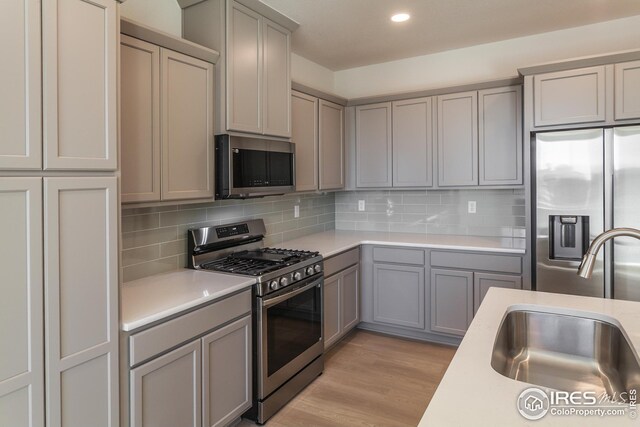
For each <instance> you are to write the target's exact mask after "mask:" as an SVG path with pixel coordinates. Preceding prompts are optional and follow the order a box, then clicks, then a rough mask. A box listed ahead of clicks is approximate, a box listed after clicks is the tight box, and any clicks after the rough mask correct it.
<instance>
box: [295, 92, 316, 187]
mask: <svg viewBox="0 0 640 427" xmlns="http://www.w3.org/2000/svg"><path fill="white" fill-rule="evenodd" d="M291 142H293V143H294V144H296V191H315V190H317V189H318V98H315V97H313V96H309V95H306V94H304V93H300V92H292V93H291Z"/></svg>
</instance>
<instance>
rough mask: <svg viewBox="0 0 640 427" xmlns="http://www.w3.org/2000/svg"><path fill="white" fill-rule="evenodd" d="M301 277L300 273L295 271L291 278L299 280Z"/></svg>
mask: <svg viewBox="0 0 640 427" xmlns="http://www.w3.org/2000/svg"><path fill="white" fill-rule="evenodd" d="M300 279H302V274H300V272H299V271H296V272H295V273H293V280H300Z"/></svg>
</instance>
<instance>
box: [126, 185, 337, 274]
mask: <svg viewBox="0 0 640 427" xmlns="http://www.w3.org/2000/svg"><path fill="white" fill-rule="evenodd" d="M296 204H297V205H299V206H300V217H299V218H294V217H293V207H294V205H296ZM251 218H263V219H264V221H265V223H266V226H267V236H266V239H265V244H266V245H268V246H278V245H279V244H280V243H282V242H283V241H285V240H290V239H295V238H297V237H301V236H305V235H307V234H313V233H318V232H321V231H325V230H333V228H334V226H335V224H334V221H335V201H334V195H333V194H324V195H323V194H307V195H287V196H280V197H267V198H264V199H251V200H223V201H216V202H211V203H204V204H192V205H171V206H163V207H155V208H127V207H126V205H125V206H124V208H123V209H122V249H123V251H122V266H121V267H122V270H123V271H122V273H123V274H122V277H123V281H125V282H128V281H130V280H135V279H138V278H141V277H146V276H151V275H153V274H158V273H162V272H167V271H173V270H177V269H178V268H181V267H185V266H186V264H187V261H186V259H187V258H186V252H187V241H186V234H187V230H188V229H189V228H196V227H206V226H209V225H218V224H223V223H231V222H236V221H242V220H245V219H251Z"/></svg>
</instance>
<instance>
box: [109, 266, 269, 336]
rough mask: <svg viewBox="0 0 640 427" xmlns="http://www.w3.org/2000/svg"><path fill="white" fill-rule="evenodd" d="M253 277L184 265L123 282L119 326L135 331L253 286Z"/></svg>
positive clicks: (125, 329) (124, 329)
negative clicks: (180, 267)
mask: <svg viewBox="0 0 640 427" xmlns="http://www.w3.org/2000/svg"><path fill="white" fill-rule="evenodd" d="M254 283H256V281H255V278H253V277H242V276H232V275H229V274H221V273H214V272H211V271H196V270H190V269H182V270H179V271H174V272H171V273H164V274H157V275H154V276H150V277H145V278H143V279H138V280H133V281H131V282H126V283H123V284H122V286H121V287H120V299H121V309H120V315H121V318H120V328H121V329H122V330H123V331H132V330H134V329H137V328H140V327H142V326H145V325H148V324H150V323H152V322H155V321H157V320H160V319H164V318H166V317H169V316H171V315H173V314H177V313H180V312H181V311H184V310H188V309H190V308H193V307H197V306H199V305H201V304H204V303H206V302H210V301H214V300H217V299H220V298H222V297H224V296H227V295H229V294H232V293H234V292H237V291H240V290H242V289H245V288H249V287H251V286H252V285H253V284H254Z"/></svg>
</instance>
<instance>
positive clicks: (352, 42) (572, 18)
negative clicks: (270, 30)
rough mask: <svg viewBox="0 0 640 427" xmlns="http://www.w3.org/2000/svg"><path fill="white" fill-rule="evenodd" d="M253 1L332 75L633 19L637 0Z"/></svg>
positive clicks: (639, 11) (302, 51) (300, 51)
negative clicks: (403, 18) (284, 23)
mask: <svg viewBox="0 0 640 427" xmlns="http://www.w3.org/2000/svg"><path fill="white" fill-rule="evenodd" d="M261 1H262V2H264V3H266V4H268V5H270V6H271V7H273V8H274V9H276V10H278V11H280V12H281V13H283V14H285V15H287V16H288V17H289V18H291V19H293V20H294V21H297V22H298V23H299V24H300V28H298V30H297V31H296V32H295V33H294V35H293V51H294V52H295V53H297V54H299V55H300V56H303V57H305V58H307V59H310V60H312V61H314V62H316V63H318V64H320V65H323V66H325V67H327V68H329V69H331V70H334V71H337V70H343V69H347V68H353V67H358V66H362V65H369V64H376V63H381V62H387V61H392V60H396V59H402V58H409V57H412V56H418V55H425V54H429V53H435V52H442V51H445V50H450V49H457V48H462V47H467V46H473V45H478V44H483V43H490V42H494V41H499V40H506V39H510V38H515V37H522V36H526V35H531V34H538V33H544V32H548V31H554V30H560V29H564V28H570V27H577V26H581V25H587V24H592V23H595V22H602V21H609V20H612V19H617V18H622V17H626V16H632V15H640V0H261ZM398 12H407V13H410V14H411V19H410V20H409V21H407V22H403V23H399V24H398V23H392V22H391V21H390V19H389V18H390V16H391V15H392V14H394V13H398Z"/></svg>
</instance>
